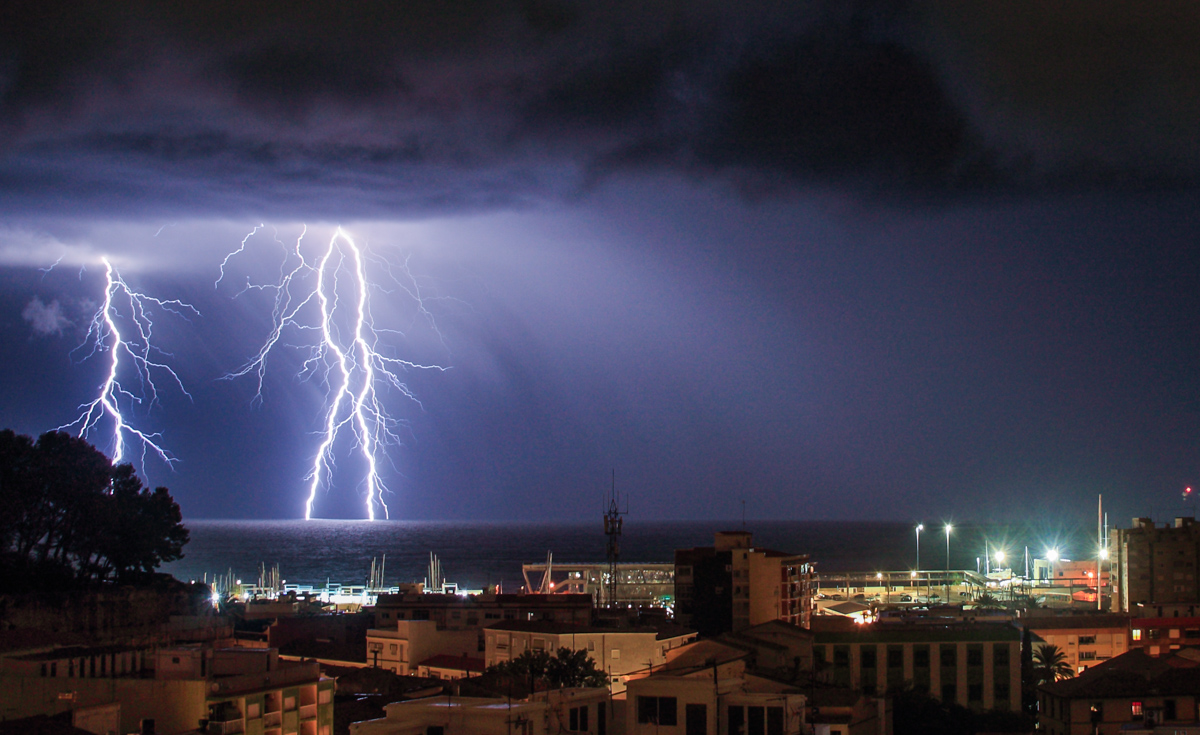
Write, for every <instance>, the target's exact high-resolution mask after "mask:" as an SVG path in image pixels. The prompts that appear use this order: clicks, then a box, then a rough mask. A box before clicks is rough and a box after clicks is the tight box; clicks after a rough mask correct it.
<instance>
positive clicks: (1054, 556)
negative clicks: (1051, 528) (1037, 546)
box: [1046, 548, 1058, 562]
mask: <svg viewBox="0 0 1200 735" xmlns="http://www.w3.org/2000/svg"><path fill="white" fill-rule="evenodd" d="M1046 561H1049V562H1056V561H1058V549H1057V548H1054V549H1046Z"/></svg>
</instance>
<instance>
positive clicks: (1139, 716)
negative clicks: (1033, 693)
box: [1038, 650, 1200, 735]
mask: <svg viewBox="0 0 1200 735" xmlns="http://www.w3.org/2000/svg"><path fill="white" fill-rule="evenodd" d="M1198 658H1200V657H1198V656H1197V655H1196V653H1195V651H1186V652H1182V653H1176V654H1173V655H1164V656H1161V657H1154V656H1150V655H1148V654H1147V653H1145V652H1144V651H1142V650H1132V651H1129V652H1127V653H1125V654H1123V655H1121V656H1118V657H1116V658H1114V659H1112V660H1110V661H1108V662H1106V663H1104V664H1101V665H1099V666H1095V667H1093V668H1090V669H1088V670H1087V671H1085V672H1083V673H1082V674H1080V675H1079V676H1076V677H1073V678H1070V679H1062V680H1059V681H1057V682H1054V683H1053V684H1045V685H1043V686H1042V687H1041V688H1040V689H1039V691H1038V706H1039V714H1038V720H1039V725H1040V729H1041V731H1042V732H1045V733H1047V735H1141V734H1143V733H1145V735H1152V734H1153V735H1158V734H1159V733H1184V732H1196V731H1197V730H1198V729H1200V717H1198V716H1197V713H1198V710H1197V707H1198V706H1200V660H1198Z"/></svg>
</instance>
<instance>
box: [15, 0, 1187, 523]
mask: <svg viewBox="0 0 1200 735" xmlns="http://www.w3.org/2000/svg"><path fill="white" fill-rule="evenodd" d="M1168 11H1169V12H1168ZM1085 12H1086V13H1088V19H1089V23H1088V24H1083V23H1077V22H1076V21H1077V20H1079V17H1080V16H1079V14H1081V13H1085ZM0 19H2V20H3V22H0V28H3V29H5V30H0V49H3V50H4V51H5V52H6V54H7V55H8V57H9V58H11V59H12V60H13V61H12V63H10V64H8V65H7V66H5V67H3V69H2V70H0V130H3V131H4V136H5V137H6V139H7V142H6V143H5V145H4V146H3V147H2V148H0V344H2V345H4V352H5V353H6V354H7V355H8V360H6V361H5V363H4V371H3V373H2V375H3V379H2V380H0V383H2V384H3V387H2V388H0V428H12V429H14V430H15V431H17V432H19V433H24V434H31V435H34V436H36V435H37V434H39V433H41V432H44V431H48V430H52V429H54V428H56V427H58V426H63V425H67V424H69V423H70V422H72V421H73V420H75V419H76V418H77V417H78V416H79V414H80V410H81V409H80V407H81V406H83V405H85V404H87V403H89V402H91V401H93V400H95V399H96V397H97V390H98V386H100V385H101V383H102V381H103V377H104V374H105V370H106V365H105V363H104V355H92V356H91V357H90V358H88V359H86V360H85V359H83V358H84V356H85V355H87V354H88V352H89V348H86V347H85V348H83V349H82V350H77V348H78V347H79V346H80V345H81V344H83V343H84V342H85V336H86V332H87V329H88V326H89V324H91V323H92V321H91V320H92V318H93V315H94V314H95V313H96V309H97V308H98V306H99V305H100V304H101V301H102V297H103V294H104V281H105V279H104V274H105V270H104V265H103V261H102V258H108V259H109V260H110V261H111V263H112V264H113V266H115V268H116V269H117V270H118V271H119V273H120V275H121V276H122V277H123V278H124V279H125V281H126V282H127V283H129V285H130V287H131V288H132V289H135V290H137V291H139V292H141V293H144V294H146V295H148V296H151V297H154V298H157V299H164V300H175V299H178V300H180V301H182V302H186V303H187V304H189V305H192V306H194V307H195V309H196V311H198V312H199V315H198V316H197V315H195V314H192V313H191V312H186V313H183V314H158V315H155V318H156V319H157V321H156V322H155V327H154V333H153V339H154V341H155V346H156V347H157V349H158V350H161V352H154V353H153V354H155V355H156V356H157V357H158V358H161V359H162V361H163V363H164V364H166V365H169V366H170V368H171V369H172V370H174V371H176V372H177V373H178V376H179V383H180V384H181V386H182V388H183V389H184V390H186V394H185V393H183V392H182V391H180V390H175V389H173V388H172V387H171V386H170V385H169V384H160V385H159V389H160V390H159V397H158V401H157V403H153V404H152V402H150V401H148V400H147V401H146V402H145V403H142V404H140V405H139V406H137V407H136V408H135V410H134V411H133V414H132V418H131V419H130V420H131V421H132V422H134V423H135V425H137V426H138V427H139V428H141V429H144V430H145V431H148V432H161V438H160V440H161V444H162V446H163V447H164V448H165V449H166V450H167V451H169V452H170V454H171V455H172V456H174V457H175V458H177V459H178V462H177V463H176V464H175V466H174V469H173V470H172V469H169V468H168V467H167V466H166V465H165V464H164V463H162V462H160V461H157V460H155V459H154V458H153V457H151V458H149V459H147V462H146V475H147V479H148V481H149V482H150V483H151V484H152V485H166V486H167V487H169V488H170V489H171V490H172V494H173V495H174V497H175V498H176V499H177V500H178V501H179V503H180V505H181V507H182V508H183V511H184V514H185V517H188V518H260V517H261V518H296V517H303V515H304V510H305V497H306V496H307V495H308V489H309V486H310V483H309V481H308V480H307V479H306V478H308V477H309V472H310V469H311V468H312V467H313V461H314V457H315V456H316V453H317V452H318V450H319V446H320V438H319V437H318V436H317V435H316V434H315V433H314V432H317V431H319V430H320V429H321V427H322V426H323V425H324V421H325V418H324V417H325V416H326V414H325V413H324V401H325V399H326V397H327V393H328V392H327V391H326V390H325V389H324V388H323V387H322V386H321V383H320V378H321V374H320V373H319V371H318V372H317V373H314V372H312V371H311V370H309V371H306V370H305V360H307V359H310V357H311V356H312V354H314V353H312V352H309V351H306V350H310V349H312V346H311V344H308V343H304V344H302V340H304V339H305V338H308V337H311V336H312V332H311V329H310V325H304V326H301V327H298V328H296V329H294V330H293V331H291V332H290V333H288V334H287V336H286V339H285V340H284V347H285V348H286V349H284V350H283V351H282V352H277V353H275V354H273V355H272V357H271V361H272V362H271V364H270V365H269V366H268V369H267V371H266V373H265V377H264V378H263V383H262V385H263V392H262V396H261V402H258V401H255V396H256V390H255V389H256V385H255V380H254V379H253V378H252V377H251V379H250V380H247V379H246V377H242V378H238V379H235V380H225V379H223V378H225V377H226V376H228V375H230V374H231V373H236V372H237V371H239V370H240V369H242V368H243V367H244V366H246V365H247V364H248V363H250V362H251V361H253V359H254V357H255V355H256V354H258V351H259V349H260V348H261V347H262V346H263V344H264V343H265V341H266V340H267V339H268V338H269V336H270V335H271V334H272V327H273V325H274V324H275V321H274V318H273V316H272V314H273V309H274V308H276V304H277V302H276V301H275V294H276V293H277V291H271V290H269V289H268V288H266V287H267V286H271V285H273V284H277V283H278V282H279V278H280V277H281V276H282V275H283V273H284V271H283V269H284V265H285V263H286V262H288V261H287V260H286V258H287V257H288V253H290V252H291V253H294V252H295V249H296V248H297V247H301V246H300V245H298V243H301V242H303V243H304V245H303V247H311V248H313V250H312V251H309V252H310V253H316V252H317V251H318V249H319V248H320V246H321V245H322V244H323V243H326V242H329V241H330V239H331V238H333V237H334V235H335V233H336V232H337V229H338V228H339V227H341V228H342V231H343V232H344V233H345V234H346V235H348V236H349V237H352V238H353V239H354V241H355V242H357V243H362V244H363V246H364V248H365V249H366V250H365V252H368V253H369V255H370V258H371V259H370V260H369V262H368V267H369V270H368V273H369V280H370V281H371V282H372V283H373V284H374V288H373V289H371V291H372V298H373V299H374V301H373V304H375V305H376V306H374V307H373V308H376V309H377V310H376V311H375V312H374V316H375V318H376V321H377V326H378V327H379V328H380V329H381V330H382V331H381V332H380V333H379V334H380V339H379V342H378V346H379V348H380V349H381V350H382V352H381V354H382V355H385V356H386V357H387V358H388V359H393V360H403V361H408V362H411V363H413V364H414V365H417V366H436V367H437V369H421V368H419V367H418V368H414V369H408V370H403V371H400V372H401V373H402V374H400V375H399V376H398V379H397V382H398V383H402V384H403V385H404V386H405V388H404V389H403V390H402V389H400V388H397V387H396V385H395V384H393V385H392V386H391V387H390V388H389V389H387V390H386V391H385V392H384V393H383V395H385V396H386V398H385V400H386V405H387V408H388V410H389V411H390V412H391V415H392V417H394V418H395V419H396V420H398V421H399V422H400V423H398V424H395V425H393V428H394V429H395V435H394V437H392V441H391V442H390V443H388V444H387V447H386V452H385V454H386V460H387V462H386V467H385V468H384V470H383V473H384V475H385V477H384V479H385V480H386V482H385V483H384V484H385V485H386V493H387V495H386V501H387V506H388V507H389V509H390V512H391V517H393V518H399V519H417V520H420V519H433V520H436V519H463V520H487V519H498V520H515V519H522V518H570V519H587V518H592V517H597V516H598V515H599V514H600V512H601V510H602V508H603V507H604V506H605V505H606V503H607V500H608V495H609V492H610V485H611V482H612V474H613V473H614V471H615V476H616V482H615V484H616V488H617V490H618V491H620V493H621V496H622V498H623V501H622V502H623V503H624V502H625V501H628V503H629V508H630V512H631V513H632V514H635V515H636V516H637V517H638V518H640V519H642V520H653V519H720V518H729V519H736V518H741V517H743V514H744V513H745V514H747V515H748V516H749V517H750V518H794V519H809V518H811V519H846V520H855V519H881V520H896V521H909V520H911V521H912V522H913V523H914V525H915V523H917V522H924V523H925V524H926V525H927V527H928V528H930V529H931V531H930V533H931V536H930V538H931V539H935V538H936V537H937V534H938V533H939V529H940V528H941V524H942V523H944V522H953V523H959V522H976V521H983V520H988V519H993V518H997V519H1014V518H1020V517H1024V516H1027V515H1031V514H1033V515H1037V514H1042V515H1053V514H1064V513H1065V514H1066V515H1068V516H1069V517H1070V519H1071V520H1072V521H1073V522H1078V521H1080V520H1083V521H1086V520H1087V519H1088V518H1094V514H1095V498H1096V495H1097V494H1103V495H1104V498H1105V507H1106V509H1109V510H1110V513H1109V517H1110V520H1111V524H1112V525H1114V526H1116V525H1123V524H1126V523H1128V522H1129V519H1130V518H1132V517H1133V516H1142V515H1153V516H1154V517H1155V518H1156V519H1157V520H1165V519H1168V518H1170V517H1172V516H1175V515H1192V514H1194V510H1193V509H1192V507H1191V506H1190V505H1189V504H1190V503H1191V502H1194V501H1192V500H1188V501H1184V500H1183V499H1182V498H1183V496H1182V492H1183V491H1184V488H1186V487H1190V486H1193V485H1195V484H1196V482H1197V481H1198V478H1200V472H1198V469H1200V468H1198V467H1197V441H1196V427H1197V426H1198V425H1200V374H1198V373H1197V370H1196V369H1195V365H1196V364H1198V358H1200V354H1198V353H1200V349H1198V347H1197V341H1196V339H1195V335H1196V334H1198V333H1200V289H1198V288H1197V285H1198V284H1200V279H1198V278H1197V276H1200V255H1198V248H1197V247H1196V244H1197V242H1198V240H1200V221H1198V220H1197V217H1196V216H1195V212H1196V211H1197V208H1198V205H1200V196H1198V193H1200V192H1198V191H1197V186H1196V185H1197V181H1198V178H1197V175H1198V174H1200V165H1198V164H1200V145H1198V144H1197V140H1200V138H1197V136H1196V135H1195V132H1196V130H1195V129H1196V123H1195V120H1196V119H1197V117H1196V116H1195V114H1194V112H1195V108H1196V107H1197V105H1200V92H1198V91H1197V90H1196V89H1195V82H1194V79H1195V78H1197V77H1196V76H1195V75H1189V74H1187V73H1182V72H1181V71H1180V70H1194V69H1195V68H1196V67H1198V66H1200V52H1198V51H1197V49H1198V48H1200V44H1197V43H1195V41H1196V40H1198V39H1200V33H1198V32H1197V31H1198V30H1200V14H1198V13H1197V11H1196V10H1195V9H1194V8H1192V7H1191V6H1188V5H1184V4H1178V5H1170V7H1169V8H1166V9H1161V10H1160V12H1154V11H1151V10H1147V9H1138V8H1123V9H1117V8H1108V9H1095V8H1084V7H1083V6H1080V7H1074V6H1071V7H1067V6H1063V7H1058V8H1043V7H1040V6H1037V5H1034V4H1023V5H1019V6H1015V7H1013V8H1010V9H1009V10H1008V11H1006V12H1004V13H1001V12H1000V11H992V10H988V9H978V11H977V14H976V15H974V16H971V17H963V14H961V13H954V12H953V11H951V10H950V9H942V8H938V7H933V8H927V9H924V10H922V11H917V10H914V9H911V8H908V7H907V6H904V5H903V4H889V3H852V4H849V5H845V4H830V5H828V6H827V7H816V6H813V7H805V8H791V7H784V8H773V9H768V8H757V9H753V10H749V11H748V10H746V9H744V8H735V7H732V6H730V5H728V4H721V3H716V4H711V5H701V6H694V7H688V8H687V9H682V8H676V7H674V6H673V5H669V4H651V5H645V4H638V5H633V4H630V5H621V4H618V5H611V4H610V5H608V6H605V7H603V8H600V7H597V8H585V7H581V6H577V5H573V4H570V3H561V2H553V1H549V0H547V1H546V2H534V3H529V4H526V5H524V6H522V7H521V8H519V9H514V8H512V7H509V6H506V5H499V4H496V5H491V4H486V3H485V4H476V5H471V6H469V7H468V6H456V5H453V4H451V5H445V4H438V3H429V4H423V3H417V4H414V5H410V6H407V7H406V8H405V9H403V10H398V9H395V8H392V7H391V6H389V5H386V4H369V3H368V4H363V5H361V6H358V7H356V8H353V9H344V10H343V9H339V10H337V11H336V12H335V11H332V10H328V9H325V8H324V6H321V5H317V4H312V5H305V6H303V7H301V8H300V9H299V11H298V12H296V13H295V14H292V15H288V16H283V15H281V14H279V13H277V12H276V11H274V10H273V9H272V8H271V6H270V5H269V4H253V3H252V4H250V5H248V6H245V7H244V8H242V9H240V10H238V11H233V10H230V9H223V8H216V7H214V8H209V9H205V10H198V11H194V12H192V11H183V10H175V9H162V8H158V7H157V6H154V5H152V4H145V5H137V6H134V9H133V10H131V11H130V12H124V13H116V12H115V11H113V10H112V9H111V8H108V7H106V6H103V5H94V6H92V5H89V6H85V7H82V8H77V9H66V8H62V9H46V8H41V7H40V6H33V5H25V4H22V3H14V4H12V5H9V6H7V7H5V8H4V9H3V10H0ZM1056 29H1057V30H1056ZM248 236H249V237H248ZM302 238H303V239H302ZM240 245H244V249H243V250H242V251H239V246H240ZM235 252H236V253H238V254H237V255H236V256H235V257H232V258H230V257H229V256H230V255H231V254H232V253H235ZM310 257H314V256H311V255H310ZM56 263H57V265H55V264H56ZM52 266H54V267H52ZM313 273H315V271H313ZM313 278H315V275H314V276H313ZM342 283H343V284H344V283H346V282H345V281H343V282H342ZM247 284H250V286H251V288H250V289H249V290H246V289H245V287H246V285H247ZM414 294H418V297H417V298H414ZM160 317H161V318H160ZM342 328H343V329H344V330H347V331H350V326H349V323H343V325H342ZM325 358H328V353H325ZM156 359H157V358H156ZM405 390H408V391H411V397H410V396H406V395H405V394H404V391H405ZM188 394H190V398H189V397H188ZM131 408H132V406H131ZM90 439H91V440H92V441H93V442H94V443H95V444H96V445H97V446H99V447H100V448H102V449H107V450H108V451H110V452H111V449H112V448H111V446H108V445H110V444H111V442H110V441H108V440H107V438H106V435H105V434H104V433H103V431H101V432H100V433H94V434H92V435H91V436H90ZM343 442H344V443H343V444H342V445H340V448H339V450H338V451H339V452H340V454H339V455H338V457H337V462H338V472H337V473H333V472H332V470H331V471H330V475H329V477H328V479H327V482H326V483H325V487H324V488H323V489H322V490H321V491H320V492H321V493H322V494H320V495H318V496H317V507H316V515H318V516H323V517H348V518H358V517H362V516H363V515H364V511H363V508H364V506H363V503H362V499H363V497H364V494H365V493H366V492H367V491H366V489H365V487H364V485H363V480H362V477H363V475H362V473H361V468H359V467H356V464H355V463H356V462H360V461H361V460H356V459H355V458H354V457H355V453H354V447H352V446H351V444H350V443H349V442H348V441H347V440H343ZM381 497H383V496H381ZM743 502H744V504H745V505H744V506H743ZM743 508H745V510H743ZM1064 509H1066V510H1064ZM1071 509H1078V510H1077V511H1074V510H1071Z"/></svg>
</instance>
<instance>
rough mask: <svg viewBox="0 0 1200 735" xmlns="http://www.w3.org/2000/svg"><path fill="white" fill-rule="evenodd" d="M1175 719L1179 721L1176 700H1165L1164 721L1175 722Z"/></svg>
mask: <svg viewBox="0 0 1200 735" xmlns="http://www.w3.org/2000/svg"><path fill="white" fill-rule="evenodd" d="M1174 719H1177V718H1176V716H1175V700H1174V699H1164V700H1163V720H1164V721H1166V720H1174Z"/></svg>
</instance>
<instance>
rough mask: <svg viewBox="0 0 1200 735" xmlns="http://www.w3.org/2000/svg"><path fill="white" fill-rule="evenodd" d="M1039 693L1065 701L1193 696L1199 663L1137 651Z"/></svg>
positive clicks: (1199, 678)
mask: <svg viewBox="0 0 1200 735" xmlns="http://www.w3.org/2000/svg"><path fill="white" fill-rule="evenodd" d="M1042 689H1043V690H1045V691H1046V692H1048V693H1050V694H1052V695H1055V696H1059V697H1066V698H1077V697H1144V696H1173V695H1189V694H1192V695H1194V694H1196V693H1197V692H1200V661H1197V660H1195V658H1193V657H1190V656H1180V655H1172V656H1159V657H1155V656H1150V655H1149V654H1147V653H1146V652H1145V651H1143V650H1141V649H1140V648H1138V649H1134V650H1132V651H1129V652H1128V653H1123V654H1121V655H1120V656H1117V657H1116V658H1111V659H1109V660H1108V661H1105V662H1104V663H1101V664H1097V665H1096V666H1093V667H1091V668H1089V669H1087V670H1086V671H1084V672H1083V673H1082V674H1080V675H1079V676H1076V677H1074V678H1071V679H1063V680H1061V681H1057V682H1054V683H1053V684H1045V685H1043V686H1042Z"/></svg>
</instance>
